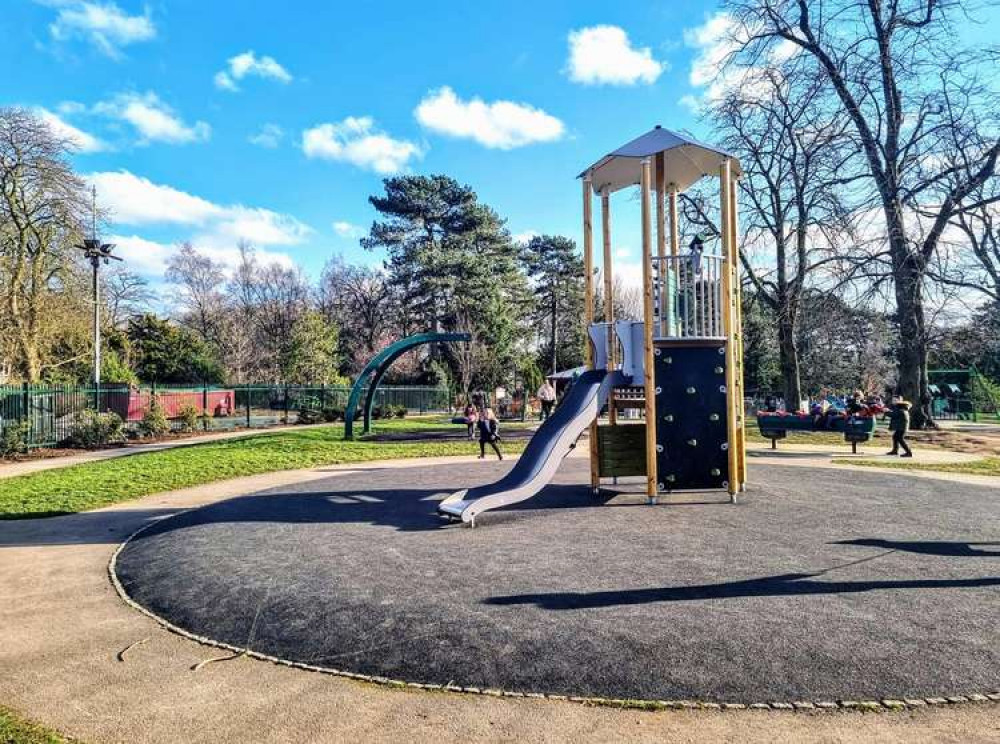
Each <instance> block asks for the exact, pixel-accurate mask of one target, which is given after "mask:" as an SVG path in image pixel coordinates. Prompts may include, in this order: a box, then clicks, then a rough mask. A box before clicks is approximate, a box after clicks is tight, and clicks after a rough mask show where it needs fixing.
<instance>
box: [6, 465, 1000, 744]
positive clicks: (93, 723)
mask: <svg viewBox="0 0 1000 744" xmlns="http://www.w3.org/2000/svg"><path fill="white" fill-rule="evenodd" d="M465 461H466V460H464V459H456V458H448V459H443V460H440V461H439V462H437V464H440V465H447V466H449V467H453V466H455V465H457V464H459V463H461V462H465ZM468 462H469V465H468V466H469V467H475V464H476V463H475V461H474V460H473V461H468ZM428 464H435V462H434V461H420V462H414V461H408V462H402V463H379V464H376V465H370V466H365V467H357V466H354V467H342V468H333V467H324V468H317V469H315V470H308V471H293V472H284V473H272V474H267V475H262V476H254V477H250V478H240V479H236V480H233V481H228V482H223V483H214V484H211V485H208V486H203V487H198V488H192V489H186V490H183V491H177V492H173V493H169V494H159V495H155V496H150V497H148V498H146V499H142V500H140V501H137V502H133V503H129V504H124V505H119V506H116V507H112V508H108V509H103V510H99V511H94V512H87V513H83V514H76V515H70V516H66V517H58V518H53V519H45V520H25V521H16V522H0V638H3V643H2V644H0V701H3V702H4V703H5V704H8V705H10V706H12V707H13V708H14V709H16V710H18V711H19V712H21V713H23V714H24V715H27V716H28V717H30V718H33V719H37V720H39V721H42V722H44V723H46V724H48V725H51V726H54V727H56V728H57V729H60V730H62V731H63V732H65V733H67V734H70V735H72V736H75V737H79V738H80V739H82V740H83V741H86V742H91V743H92V744H97V743H98V742H117V741H128V742H161V741H162V742H175V741H178V740H183V741H190V742H201V741H205V742H209V741H210V742H220V741H248V740H252V741H258V742H266V741H386V742H390V741H391V742H397V741H412V742H424V741H427V742H435V744H440V742H444V741H519V742H520V741H525V742H529V741H565V740H572V741H599V742H605V741H665V740H670V741H690V742H707V741H736V740H738V741H844V742H863V741H864V742H867V741H873V740H877V741H881V742H914V741H945V740H947V741H962V742H988V741H997V740H1000V716H998V708H997V706H996V705H994V704H969V705H962V706H954V707H951V706H936V707H933V708H927V709H923V710H915V711H909V712H903V713H890V714H881V715H871V714H860V713H852V712H838V713H822V714H803V713H780V712H773V711H772V712H763V711H760V712H759V711H751V710H748V711H737V712H726V713H717V712H711V711H667V712H655V713H654V712H642V711H634V710H616V709H612V708H591V707H586V706H583V705H578V704H573V703H560V702H555V701H545V700H530V699H525V700H510V699H496V698H490V697H481V696H462V695H444V694H440V693H423V692H419V691H408V690H396V689H390V688H384V687H379V686H375V685H370V684H363V683H358V682H354V681H351V680H346V679H340V678H336V677H330V676H326V675H322V674H317V673H310V672H304V671H300V670H296V669H291V668H286V667H282V666H277V665H274V664H269V663H264V662H257V661H252V660H250V659H246V658H242V659H235V660H231V661H225V662H219V663H213V664H209V665H207V666H203V667H202V668H200V669H199V670H198V671H194V669H193V668H194V667H195V666H196V665H197V664H198V663H199V662H201V661H204V660H206V659H209V658H213V657H215V656H218V655H219V654H218V652H217V651H216V650H215V649H211V648H207V647H204V646H201V645H198V644H196V643H193V642H191V641H188V640H185V639H183V638H181V637H179V636H176V635H173V634H171V633H169V632H167V631H165V630H163V629H161V628H160V627H159V626H158V625H156V624H155V623H154V622H153V621H151V620H149V619H148V618H146V617H145V616H143V615H141V614H139V613H137V612H135V611H133V610H130V609H128V608H127V607H126V606H125V605H124V604H123V603H122V602H121V601H120V599H119V598H118V596H117V595H116V593H115V592H114V590H113V589H112V587H111V585H110V583H109V582H108V577H107V565H108V560H109V558H110V556H111V554H112V552H113V551H114V549H115V547H116V546H117V544H118V543H119V542H121V541H122V540H123V539H125V537H127V536H128V535H129V534H131V533H132V532H134V531H135V530H136V529H137V528H138V527H140V526H142V525H144V524H146V523H148V522H149V521H150V520H153V519H158V518H160V517H163V516H166V515H168V514H172V513H175V512H176V511H177V510H178V509H183V508H186V507H190V506H194V505H198V504H205V503H210V502H213V501H216V500H219V499H223V498H227V497H230V496H234V495H237V494H241V493H248V492H252V491H256V490H260V489H263V488H272V487H276V486H282V485H287V484H293V483H302V482H305V481H309V480H315V479H319V478H326V477H331V476H332V475H339V476H340V477H345V476H351V477H354V478H356V479H362V480H363V479H364V477H365V473H366V472H371V471H372V470H378V469H383V468H387V467H413V466H426V465H428ZM751 467H753V465H751ZM751 476H753V470H751ZM456 559H460V555H457V556H456ZM134 644H138V645H134ZM126 650H127V651H126ZM123 651H125V653H124V654H123V653H122V652H123Z"/></svg>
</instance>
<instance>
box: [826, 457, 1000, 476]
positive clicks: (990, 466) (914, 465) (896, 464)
mask: <svg viewBox="0 0 1000 744" xmlns="http://www.w3.org/2000/svg"><path fill="white" fill-rule="evenodd" d="M841 464H843V465H850V466H852V467H853V466H854V465H867V466H868V467H873V468H898V469H899V470H932V471H935V472H939V473H966V474H968V475H994V476H1000V457H984V458H983V459H982V460H972V461H970V462H953V463H940V464H938V463H932V462H914V461H913V460H889V459H885V460H844V461H843V462H842V463H841Z"/></svg>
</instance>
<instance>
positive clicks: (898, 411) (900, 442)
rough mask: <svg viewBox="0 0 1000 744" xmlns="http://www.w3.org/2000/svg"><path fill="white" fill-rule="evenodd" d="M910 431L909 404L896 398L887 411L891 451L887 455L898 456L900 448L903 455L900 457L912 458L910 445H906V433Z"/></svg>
mask: <svg viewBox="0 0 1000 744" xmlns="http://www.w3.org/2000/svg"><path fill="white" fill-rule="evenodd" d="M909 430H910V402H909V401H906V400H903V399H902V398H899V397H896V398H893V399H892V408H891V409H890V410H889V431H891V432H892V449H891V450H890V451H889V452H886V454H887V455H899V449H900V447H902V448H903V454H902V455H900V457H913V451H912V450H911V449H910V445H908V444H907V443H906V432H908V431H909Z"/></svg>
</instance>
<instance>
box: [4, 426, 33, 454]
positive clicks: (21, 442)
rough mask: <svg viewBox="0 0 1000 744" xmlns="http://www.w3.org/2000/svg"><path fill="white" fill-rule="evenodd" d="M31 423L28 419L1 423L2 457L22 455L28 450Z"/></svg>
mask: <svg viewBox="0 0 1000 744" xmlns="http://www.w3.org/2000/svg"><path fill="white" fill-rule="evenodd" d="M30 434H31V424H29V423H28V422H27V421H11V422H9V423H7V424H3V425H0V457H10V456H11V455H22V454H24V453H25V452H27V451H28V436H29V435H30Z"/></svg>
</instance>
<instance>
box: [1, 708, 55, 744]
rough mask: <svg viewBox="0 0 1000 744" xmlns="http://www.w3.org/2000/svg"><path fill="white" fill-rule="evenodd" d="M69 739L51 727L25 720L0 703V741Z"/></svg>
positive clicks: (30, 743) (28, 743) (24, 743)
mask: <svg viewBox="0 0 1000 744" xmlns="http://www.w3.org/2000/svg"><path fill="white" fill-rule="evenodd" d="M69 741H70V739H66V738H65V737H63V736H60V735H59V734H57V733H56V732H55V731H52V730H51V729H47V728H45V727H43V726H39V725H37V724H34V723H30V722H28V721H25V720H24V719H23V718H21V717H20V716H18V715H17V714H16V713H14V712H13V711H12V710H10V709H9V708H5V707H3V706H2V705H0V742H3V744H65V743H66V742H69Z"/></svg>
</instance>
